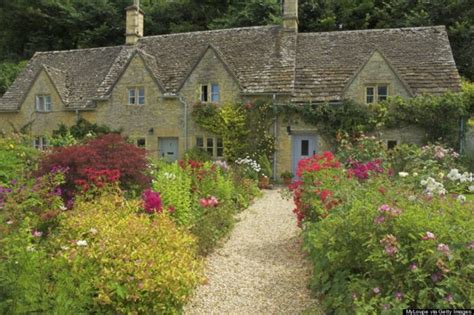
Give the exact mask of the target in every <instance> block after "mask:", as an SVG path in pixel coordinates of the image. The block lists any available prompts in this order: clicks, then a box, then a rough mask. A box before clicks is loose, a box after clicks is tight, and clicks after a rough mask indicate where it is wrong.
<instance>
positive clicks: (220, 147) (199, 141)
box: [196, 137, 224, 158]
mask: <svg viewBox="0 0 474 315" xmlns="http://www.w3.org/2000/svg"><path fill="white" fill-rule="evenodd" d="M196 148H198V149H200V150H202V151H204V152H207V153H208V154H209V155H210V156H211V157H214V158H221V157H223V156H224V142H223V141H222V138H214V137H196Z"/></svg>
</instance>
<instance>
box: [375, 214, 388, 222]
mask: <svg viewBox="0 0 474 315" xmlns="http://www.w3.org/2000/svg"><path fill="white" fill-rule="evenodd" d="M384 221H385V217H384V216H383V215H380V216H378V217H376V218H375V219H374V223H375V224H382V223H383V222H384Z"/></svg>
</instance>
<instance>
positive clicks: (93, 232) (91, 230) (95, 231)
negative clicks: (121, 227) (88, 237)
mask: <svg viewBox="0 0 474 315" xmlns="http://www.w3.org/2000/svg"><path fill="white" fill-rule="evenodd" d="M89 233H91V234H94V235H95V234H97V230H96V229H94V228H92V229H90V230H89Z"/></svg>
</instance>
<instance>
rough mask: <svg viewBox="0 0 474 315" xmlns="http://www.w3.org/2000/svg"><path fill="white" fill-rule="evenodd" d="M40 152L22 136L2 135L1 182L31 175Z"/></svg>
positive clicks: (0, 154) (0, 140)
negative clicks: (3, 136) (5, 136)
mask: <svg viewBox="0 0 474 315" xmlns="http://www.w3.org/2000/svg"><path fill="white" fill-rule="evenodd" d="M38 156H39V152H38V151H37V150H35V149H33V148H32V147H31V142H30V141H29V140H28V139H27V138H24V137H21V136H18V135H16V136H13V137H11V138H1V137H0V161H2V167H1V168H0V184H2V183H3V184H4V185H5V184H8V183H9V182H10V181H11V180H16V179H18V178H20V177H23V176H26V175H29V173H30V172H31V171H32V170H33V168H34V167H35V166H36V162H37V158H38Z"/></svg>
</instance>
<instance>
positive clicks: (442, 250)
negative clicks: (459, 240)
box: [437, 243, 449, 255]
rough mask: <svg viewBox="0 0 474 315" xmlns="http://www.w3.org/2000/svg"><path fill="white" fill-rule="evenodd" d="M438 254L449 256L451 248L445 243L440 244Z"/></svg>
mask: <svg viewBox="0 0 474 315" xmlns="http://www.w3.org/2000/svg"><path fill="white" fill-rule="evenodd" d="M437 249H438V252H440V253H443V254H445V255H449V246H448V245H446V244H443V243H440V244H438V248H437Z"/></svg>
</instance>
